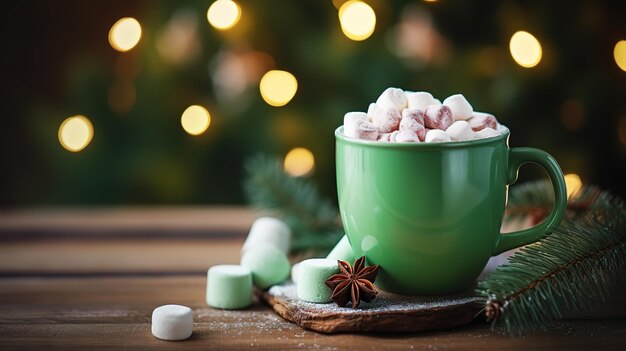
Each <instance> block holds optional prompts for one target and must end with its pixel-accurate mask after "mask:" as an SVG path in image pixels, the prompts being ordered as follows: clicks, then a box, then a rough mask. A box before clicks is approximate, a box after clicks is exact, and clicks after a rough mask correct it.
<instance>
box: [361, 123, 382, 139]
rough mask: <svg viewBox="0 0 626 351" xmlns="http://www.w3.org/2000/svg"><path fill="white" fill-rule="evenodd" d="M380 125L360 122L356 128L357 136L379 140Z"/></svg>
mask: <svg viewBox="0 0 626 351" xmlns="http://www.w3.org/2000/svg"><path fill="white" fill-rule="evenodd" d="M378 134H379V133H378V127H376V126H375V125H374V124H373V123H370V122H360V123H359V125H358V126H357V128H356V136H357V138H358V139H365V140H377V139H378Z"/></svg>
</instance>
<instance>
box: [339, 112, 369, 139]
mask: <svg viewBox="0 0 626 351" xmlns="http://www.w3.org/2000/svg"><path fill="white" fill-rule="evenodd" d="M363 122H367V113H365V112H348V113H346V114H345V115H344V116H343V135H345V136H348V137H351V138H356V137H357V128H358V126H359V125H360V124H361V123H363Z"/></svg>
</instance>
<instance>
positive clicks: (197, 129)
mask: <svg viewBox="0 0 626 351" xmlns="http://www.w3.org/2000/svg"><path fill="white" fill-rule="evenodd" d="M180 124H181V125H182V126H183V129H184V130H185V132H187V133H189V134H191V135H200V134H202V133H204V131H206V130H207V128H209V124H211V115H210V114H209V111H207V110H206V109H205V108H204V107H202V106H200V105H191V106H189V107H187V109H186V110H185V112H183V115H182V116H181V117H180Z"/></svg>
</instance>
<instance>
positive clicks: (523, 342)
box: [0, 208, 626, 350]
mask: <svg viewBox="0 0 626 351" xmlns="http://www.w3.org/2000/svg"><path fill="white" fill-rule="evenodd" d="M253 219H254V213H252V212H251V211H250V210H248V209H244V208H153V209H146V208H144V209H134V208H123V209H120V208H116V209H97V210H93V209H92V210H84V209H60V210H59V209H57V210H46V209H41V210H21V211H9V212H7V211H5V212H2V213H0V349H28V348H38V349H46V350H49V349H62V350H71V349H81V350H83V349H85V348H87V347H89V348H104V349H120V348H133V349H168V350H170V349H185V350H195V349H202V350H206V349H218V350H223V349H248V348H250V347H259V348H261V349H271V350H276V349H294V350H295V349H297V350H300V349H322V350H324V349H328V350H339V349H361V350H369V349H372V350H377V349H378V350H387V349H402V350H417V349H423V350H456V349H479V348H480V349H484V350H492V349H493V350H496V349H497V350H503V349H504V350H513V349H520V350H529V349H546V350H554V349H567V350H591V349H593V350H598V349H607V350H609V349H622V347H623V344H624V342H626V318H625V314H624V306H621V307H620V308H618V309H617V310H616V309H608V310H609V311H612V312H613V313H611V312H609V313H608V314H607V313H605V314H604V315H603V318H600V319H598V318H597V317H596V318H595V319H577V320H567V321H560V322H558V323H556V324H555V325H554V326H551V327H550V328H546V329H544V330H539V331H536V332H533V333H531V334H528V335H525V336H523V337H517V338H511V337H509V336H506V335H503V334H501V333H499V332H496V331H492V330H491V329H490V326H489V325H488V324H486V323H484V322H478V321H477V322H474V323H472V324H470V325H469V326H466V327H461V328H456V329H451V330H443V331H436V332H425V333H415V334H400V335H397V334H396V335H391V334H366V335H364V334H338V335H324V334H320V333H317V332H313V331H309V330H305V329H302V328H300V327H298V326H297V325H295V324H293V323H290V322H287V321H285V320H283V319H281V318H280V317H279V316H278V315H276V314H275V313H274V312H273V311H272V310H271V309H269V308H268V307H267V306H265V305H263V304H261V303H258V302H256V303H255V304H254V305H253V306H252V307H251V308H249V309H246V310H241V311H223V310H216V309H212V308H210V307H208V306H207V305H206V303H205V302H204V300H205V289H206V269H207V268H208V267H210V266H211V265H215V264H222V263H237V261H238V258H239V249H240V246H241V244H242V242H243V239H244V236H245V234H246V232H247V229H248V228H249V226H250V224H251V223H252V221H253ZM168 303H177V304H183V305H187V306H190V307H192V308H193V311H194V321H195V324H194V333H193V335H192V337H191V338H190V339H189V340H186V341H182V342H166V341H161V340H158V339H156V338H154V337H153V336H152V335H151V333H150V314H151V312H152V310H153V309H154V308H155V307H156V306H159V305H163V304H168Z"/></svg>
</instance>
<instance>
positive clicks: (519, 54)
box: [509, 31, 542, 68]
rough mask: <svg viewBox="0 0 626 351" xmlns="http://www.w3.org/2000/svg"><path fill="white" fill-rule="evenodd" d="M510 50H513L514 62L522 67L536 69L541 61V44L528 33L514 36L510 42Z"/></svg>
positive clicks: (520, 32) (517, 33)
mask: <svg viewBox="0 0 626 351" xmlns="http://www.w3.org/2000/svg"><path fill="white" fill-rule="evenodd" d="M509 50H511V56H513V60H515V62H517V64H518V65H520V66H522V67H526V68H531V67H535V66H536V65H537V64H539V61H541V55H542V51H541V44H539V40H537V38H535V37H534V36H533V35H532V34H530V33H528V32H525V31H519V32H516V33H515V34H513V36H512V37H511V41H510V42H509Z"/></svg>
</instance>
